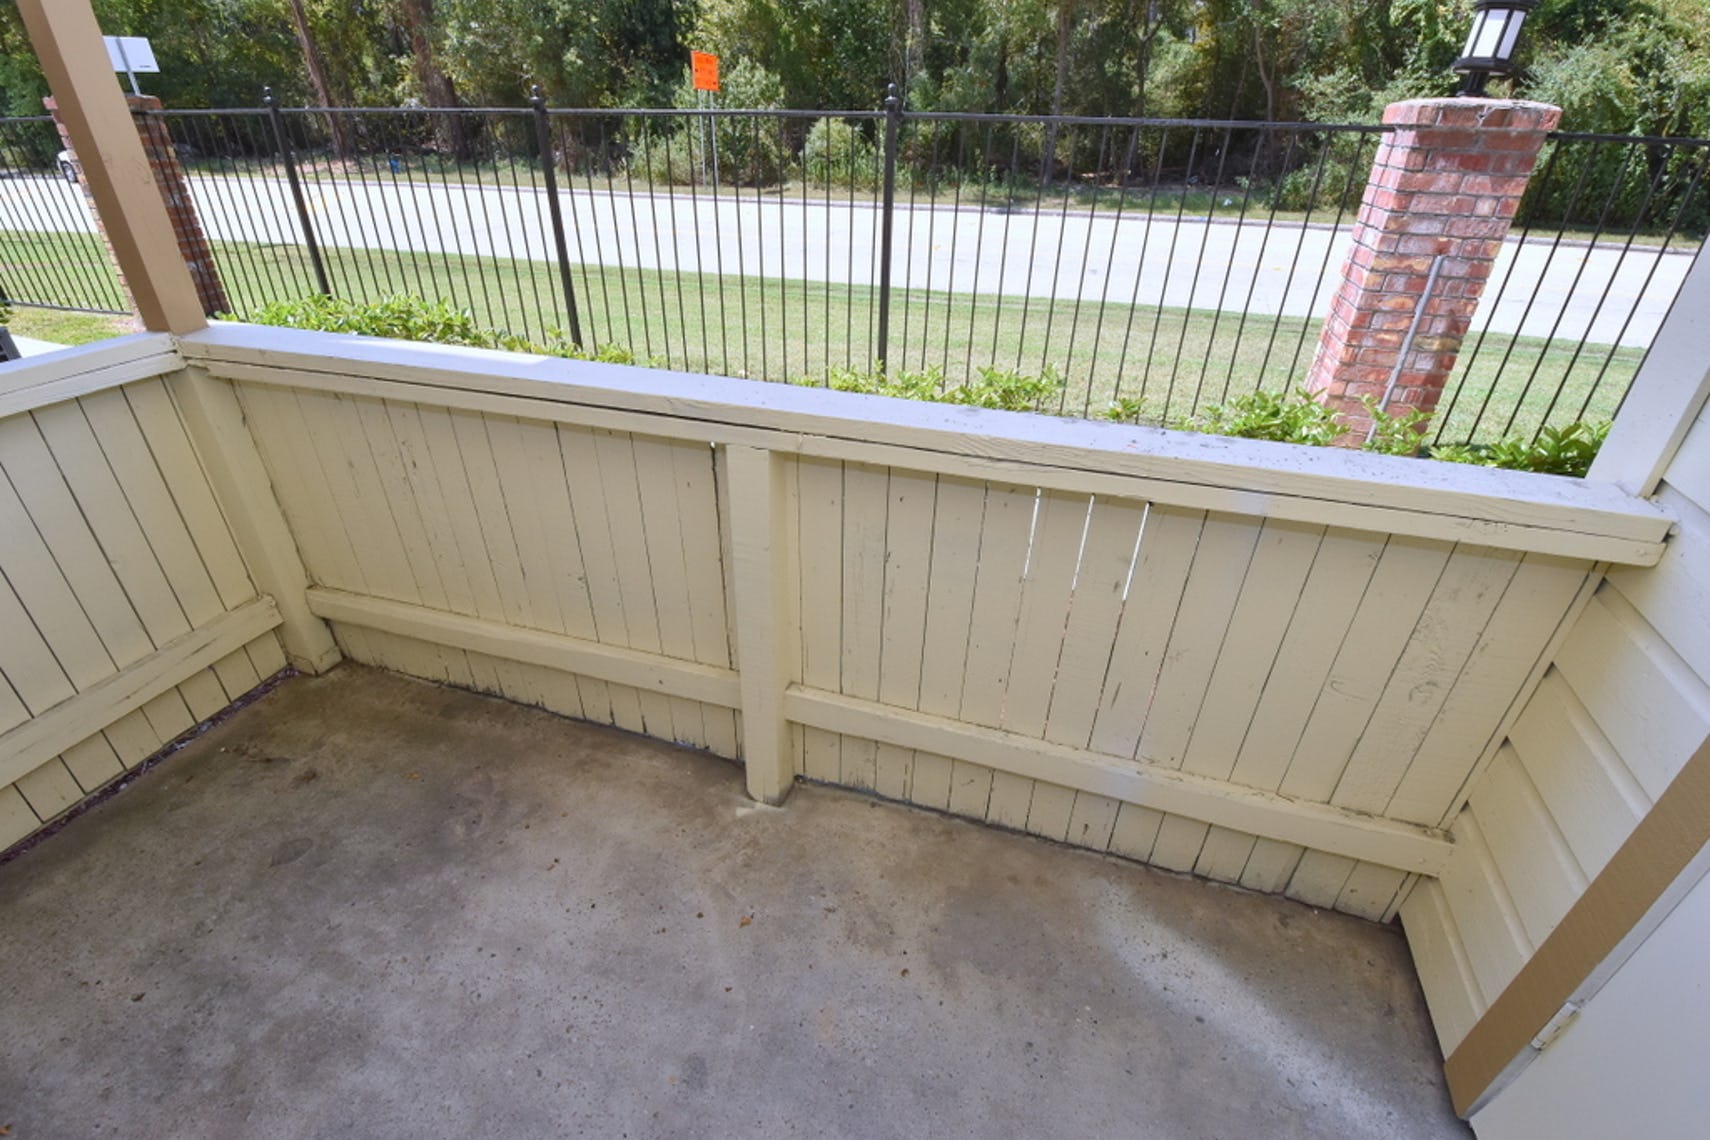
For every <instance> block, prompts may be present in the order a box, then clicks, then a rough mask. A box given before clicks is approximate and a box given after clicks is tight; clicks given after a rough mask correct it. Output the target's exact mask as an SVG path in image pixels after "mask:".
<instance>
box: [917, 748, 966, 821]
mask: <svg viewBox="0 0 1710 1140" xmlns="http://www.w3.org/2000/svg"><path fill="white" fill-rule="evenodd" d="M954 769H955V761H953V760H951V759H950V758H949V757H948V756H939V755H937V754H936V753H933V752H916V753H915V754H914V757H913V763H912V767H911V771H910V772H909V784H908V798H909V802H910V803H916V804H919V805H920V806H921V807H928V808H932V809H934V810H936V811H949V810H950V785H951V779H952V774H953V772H954Z"/></svg>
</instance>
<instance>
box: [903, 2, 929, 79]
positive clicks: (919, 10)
mask: <svg viewBox="0 0 1710 1140" xmlns="http://www.w3.org/2000/svg"><path fill="white" fill-rule="evenodd" d="M903 10H904V14H905V17H906V19H907V22H908V28H907V32H906V35H905V38H904V41H903V90H904V91H905V92H906V91H907V90H908V85H909V84H911V83H913V82H914V79H915V76H917V75H919V74H920V72H921V69H922V68H924V67H925V66H926V0H905V3H904V8H903Z"/></svg>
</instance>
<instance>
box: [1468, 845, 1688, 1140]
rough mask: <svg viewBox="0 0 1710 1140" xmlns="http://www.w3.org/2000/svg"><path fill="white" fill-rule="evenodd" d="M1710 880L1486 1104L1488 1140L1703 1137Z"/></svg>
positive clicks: (1478, 1120) (1476, 1122) (1480, 1117)
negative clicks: (1563, 1030) (1539, 1053)
mask: <svg viewBox="0 0 1710 1140" xmlns="http://www.w3.org/2000/svg"><path fill="white" fill-rule="evenodd" d="M1706 946H1710V879H1700V880H1698V884H1697V886H1696V887H1694V888H1693V890H1692V891H1691V893H1690V894H1688V895H1687V897H1686V898H1685V899H1684V900H1683V901H1682V902H1681V903H1680V905H1679V906H1677V907H1676V908H1675V909H1674V911H1673V912H1672V913H1671V914H1670V915H1669V916H1668V917H1667V918H1666V919H1664V920H1663V922H1662V925H1661V926H1659V927H1658V928H1657V929H1656V930H1655V931H1653V932H1652V933H1651V935H1650V937H1649V938H1647V939H1646V940H1645V942H1644V943H1643V945H1641V946H1640V947H1639V948H1638V950H1637V951H1636V952H1635V953H1634V955H1633V957H1632V958H1630V959H1628V961H1627V963H1626V964H1625V965H1623V966H1622V967H1621V968H1620V970H1618V971H1617V972H1616V973H1615V975H1614V977H1612V978H1611V979H1610V980H1609V981H1608V982H1607V983H1606V984H1605V985H1604V987H1603V988H1602V989H1601V990H1599V991H1598V992H1597V994H1596V996H1595V997H1593V998H1592V999H1591V1000H1590V1001H1589V1002H1588V1003H1586V1006H1585V1009H1584V1011H1583V1012H1582V1013H1581V1014H1580V1015H1579V1017H1578V1019H1577V1020H1576V1021H1574V1022H1573V1024H1571V1025H1569V1026H1568V1028H1567V1030H1566V1031H1565V1032H1564V1033H1563V1034H1562V1036H1561V1037H1559V1038H1558V1039H1557V1040H1556V1042H1555V1043H1554V1044H1553V1045H1551V1046H1550V1048H1549V1051H1548V1052H1546V1053H1544V1054H1543V1055H1542V1056H1540V1057H1539V1058H1538V1059H1537V1060H1536V1061H1534V1062H1533V1063H1532V1064H1531V1065H1530V1066H1529V1067H1528V1068H1527V1069H1526V1070H1525V1071H1524V1072H1522V1073H1521V1074H1520V1075H1519V1076H1518V1077H1516V1078H1515V1080H1514V1083H1513V1084H1512V1085H1510V1086H1509V1087H1508V1088H1507V1089H1505V1090H1504V1091H1503V1093H1502V1095H1501V1096H1499V1097H1497V1098H1496V1099H1495V1100H1494V1101H1492V1102H1491V1103H1490V1104H1489V1105H1488V1106H1487V1107H1485V1108H1484V1109H1482V1110H1481V1111H1479V1112H1478V1113H1476V1114H1474V1116H1473V1118H1472V1125H1473V1128H1474V1129H1475V1130H1476V1131H1477V1133H1478V1135H1479V1137H1480V1140H1533V1138H1534V1137H1539V1136H1548V1137H1552V1138H1553V1140H1605V1138H1606V1137H1610V1136H1643V1137H1645V1138H1646V1140H1697V1138H1698V1137H1702V1136H1703V1135H1704V1131H1705V1125H1706V1122H1710V1081H1706V1080H1705V1079H1704V1053H1705V1050H1706V1048H1710V972H1706V971H1705V969H1704V950H1705V947H1706Z"/></svg>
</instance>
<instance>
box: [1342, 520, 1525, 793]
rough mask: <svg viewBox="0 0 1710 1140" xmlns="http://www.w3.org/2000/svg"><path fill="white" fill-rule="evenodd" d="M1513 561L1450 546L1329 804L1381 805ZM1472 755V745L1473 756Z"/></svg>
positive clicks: (1507, 553)
mask: <svg viewBox="0 0 1710 1140" xmlns="http://www.w3.org/2000/svg"><path fill="white" fill-rule="evenodd" d="M1519 562H1520V559H1519V555H1518V554H1516V553H1515V552H1514V551H1511V550H1492V549H1490V548H1488V547H1476V546H1459V547H1456V548H1455V552H1454V554H1452V555H1451V556H1450V557H1449V561H1448V564H1447V565H1446V566H1444V567H1443V572H1442V574H1441V576H1440V577H1439V578H1438V579H1437V585H1436V588H1435V589H1433V590H1432V592H1431V600H1430V601H1428V602H1427V603H1426V604H1425V609H1424V612H1423V613H1421V614H1420V615H1419V623H1418V624H1417V625H1416V626H1414V628H1413V633H1412V635H1411V636H1410V637H1409V638H1408V639H1407V647H1406V648H1405V649H1403V650H1402V652H1401V657H1400V658H1399V659H1398V660H1397V661H1396V664H1395V670H1394V672H1393V673H1392V674H1391V675H1390V678H1389V684H1388V685H1386V686H1385V687H1384V690H1383V693H1382V695H1381V696H1379V697H1378V700H1377V705H1376V707H1375V708H1374V709H1373V710H1372V716H1371V719H1370V720H1369V721H1368V722H1367V723H1366V728H1365V730H1364V731H1362V732H1361V734H1360V739H1359V742H1358V743H1357V744H1355V745H1354V750H1353V753H1352V754H1351V755H1350V756H1349V757H1348V766H1347V768H1346V769H1345V770H1344V771H1343V772H1342V778H1341V779H1340V780H1338V781H1337V783H1336V790H1335V792H1334V793H1332V795H1331V797H1330V802H1331V803H1333V804H1336V805H1337V806H1339V807H1345V808H1348V809H1350V810H1352V811H1360V812H1366V813H1369V814H1372V815H1376V814H1379V813H1381V812H1382V811H1383V810H1384V808H1385V807H1386V806H1388V804H1389V802H1390V799H1391V797H1392V796H1393V795H1394V794H1395V790H1396V789H1397V788H1398V787H1400V785H1401V782H1402V780H1403V779H1404V778H1405V776H1406V775H1407V770H1408V766H1409V765H1410V764H1411V763H1412V761H1413V757H1414V755H1415V754H1416V753H1417V752H1418V750H1419V747H1420V745H1422V744H1423V743H1424V741H1425V736H1426V734H1427V733H1428V732H1430V730H1431V726H1432V724H1434V723H1435V722H1436V720H1437V715H1438V713H1439V712H1441V711H1442V708H1443V705H1444V703H1445V702H1446V701H1447V699H1448V696H1449V693H1450V692H1451V691H1452V690H1453V688H1454V686H1455V680H1456V678H1457V677H1459V676H1460V673H1461V670H1462V668H1463V667H1464V666H1465V665H1466V663H1467V661H1468V659H1469V658H1470V657H1471V656H1472V653H1473V650H1474V649H1475V648H1477V646H1478V642H1479V638H1480V637H1481V636H1482V634H1483V633H1484V629H1485V626H1486V625H1488V624H1489V622H1490V618H1491V614H1492V613H1494V612H1495V611H1496V608H1497V605H1498V603H1500V602H1501V600H1502V598H1503V595H1504V592H1505V591H1506V590H1507V589H1508V585H1509V583H1510V582H1511V581H1512V580H1513V578H1514V572H1515V570H1516V569H1517V568H1518V566H1519ZM1545 636H1547V634H1545ZM1512 691H1513V690H1512V688H1511V689H1510V693H1512ZM1498 715H1499V716H1500V715H1501V714H1500V713H1499V714H1498ZM1479 744H1480V746H1482V744H1483V741H1480V742H1479ZM1477 755H1478V752H1477V750H1476V749H1475V750H1474V751H1473V752H1472V757H1473V758H1476V757H1477ZM1440 810H1441V808H1439V811H1440ZM1431 822H1436V820H1435V819H1433V820H1432V821H1431Z"/></svg>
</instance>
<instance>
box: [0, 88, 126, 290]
mask: <svg viewBox="0 0 1710 1140" xmlns="http://www.w3.org/2000/svg"><path fill="white" fill-rule="evenodd" d="M62 145H63V144H61V142H60V141H59V132H58V131H57V130H56V129H55V127H54V124H53V120H52V119H50V118H49V117H48V116H46V115H38V116H32V117H29V118H21V119H0V303H5V304H12V305H32V306H36V307H38V308H47V309H76V310H82V311H86V312H97V313H114V314H119V313H124V312H125V311H126V308H127V302H126V299H125V294H124V290H122V289H120V288H119V281H118V277H117V276H116V275H115V274H114V272H113V265H112V261H111V259H110V258H109V257H108V256H107V250H106V247H105V246H104V245H103V244H102V242H101V238H100V236H99V234H98V233H97V232H96V229H95V220H94V218H93V217H92V216H91V214H90V212H89V207H88V206H87V205H86V204H85V203H84V200H83V194H82V192H81V191H80V190H79V189H78V187H77V176H76V173H75V172H74V171H72V170H71V169H70V168H69V167H68V166H67V165H65V164H64V161H63V160H62V158H61V154H60V150H61V147H62Z"/></svg>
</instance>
